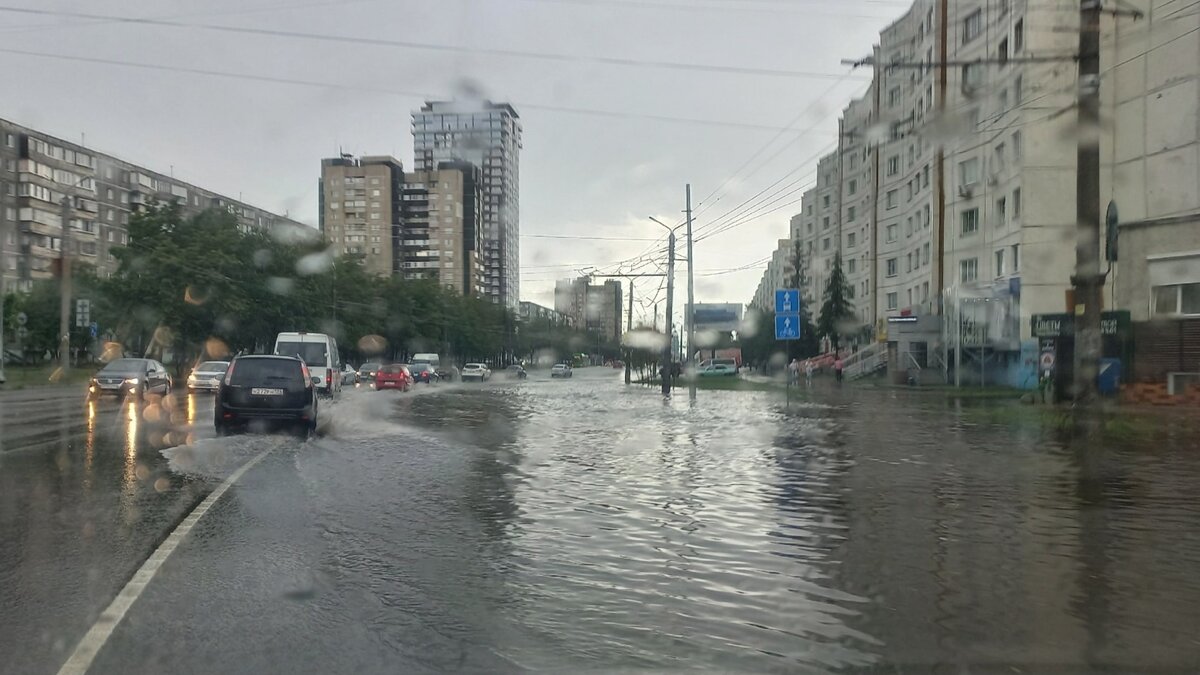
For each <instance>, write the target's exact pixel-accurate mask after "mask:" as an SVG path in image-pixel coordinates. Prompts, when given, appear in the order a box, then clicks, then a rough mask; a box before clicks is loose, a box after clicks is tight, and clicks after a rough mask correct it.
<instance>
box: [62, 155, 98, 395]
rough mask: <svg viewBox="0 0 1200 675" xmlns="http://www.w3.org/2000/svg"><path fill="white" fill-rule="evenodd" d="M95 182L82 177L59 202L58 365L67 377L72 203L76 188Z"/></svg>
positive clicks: (69, 360)
mask: <svg viewBox="0 0 1200 675" xmlns="http://www.w3.org/2000/svg"><path fill="white" fill-rule="evenodd" d="M89 180H95V177H94V176H81V177H80V178H79V180H77V181H75V182H74V183H72V184H71V185H70V187H68V188H67V189H66V190H65V191H64V192H63V197H62V200H61V201H60V202H59V204H60V206H61V207H62V215H61V216H60V217H61V218H62V238H61V239H60V240H59V244H58V247H59V251H58V255H59V259H60V260H61V268H62V269H61V276H60V277H59V281H60V285H59V303H58V333H59V343H58V363H59V368H60V369H61V372H62V374H63V375H66V373H67V370H68V369H69V368H70V367H71V293H72V289H71V258H70V256H69V249H70V244H71V210H72V206H73V204H72V201H73V198H74V194H73V193H74V191H75V188H77V187H79V186H80V185H82V184H83V183H84V182H85V181H89Z"/></svg>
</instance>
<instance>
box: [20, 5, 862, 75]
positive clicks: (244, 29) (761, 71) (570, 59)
mask: <svg viewBox="0 0 1200 675" xmlns="http://www.w3.org/2000/svg"><path fill="white" fill-rule="evenodd" d="M0 12H9V13H15V14H28V15H36V16H65V17H73V18H79V19H94V20H100V21H108V22H114V23H124V24H134V25H142V26H160V27H170V28H189V29H200V30H207V31H214V32H223V33H233V34H238V35H256V36H260V37H276V38H287V39H298V40H310V41H314V42H332V43H340V44H354V45H359V46H363V45H368V46H374V47H390V48H399V49H410V50H420V51H433V52H448V53H456V54H473V55H478V56H493V57H502V58H514V59H526V60H539V61H551V62H559V63H590V64H595V65H607V66H618V67H638V68H658V69H665V70H682V71H693V72H704V73H721V74H734V75H757V76H763V77H782V78H795V79H835V80H838V81H841V80H842V79H843V78H844V77H845V74H837V73H820V72H811V71H799V70H782V69H771V68H753V67H749V66H733V65H722V64H703V63H684V62H678V61H656V60H650V59H633V58H627V57H623V56H595V55H590V56H589V55H581V54H564V53H555V52H533V51H526V50H520V49H499V48H493V47H469V46H462V45H451V44H443V43H435V42H417V41H413V40H396V39H391V38H371V37H364V36H349V35H332V34H327V33H312V32H307V31H296V30H284V29H281V28H256V27H252V26H229V25H223V24H215V23H201V22H192V21H178V20H172V19H152V18H142V17H136V16H122V15H116V14H93V13H90V12H73V11H67V10H57V9H35V8H30V7H13V6H11V5H0Z"/></svg>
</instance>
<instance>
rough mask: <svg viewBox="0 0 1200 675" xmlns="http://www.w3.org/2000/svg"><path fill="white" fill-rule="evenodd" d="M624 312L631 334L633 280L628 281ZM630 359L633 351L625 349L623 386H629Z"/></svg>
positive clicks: (628, 330)
mask: <svg viewBox="0 0 1200 675" xmlns="http://www.w3.org/2000/svg"><path fill="white" fill-rule="evenodd" d="M625 311H626V314H627V316H628V317H629V318H628V319H627V323H628V325H629V328H628V329H627V332H633V280H632V279H630V280H629V307H627V308H626V309H625ZM632 357H633V349H632V348H631V349H626V350H625V384H629V382H630V379H631V376H630V371H629V368H630V366H629V362H630V361H632V360H633V358H632Z"/></svg>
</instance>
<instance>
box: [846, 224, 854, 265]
mask: <svg viewBox="0 0 1200 675" xmlns="http://www.w3.org/2000/svg"><path fill="white" fill-rule="evenodd" d="M855 243H856V242H855V236H854V233H853V232H851V233H850V234H847V235H846V248H854V244H855ZM850 264H851V265H853V264H854V261H853V260H851V261H850Z"/></svg>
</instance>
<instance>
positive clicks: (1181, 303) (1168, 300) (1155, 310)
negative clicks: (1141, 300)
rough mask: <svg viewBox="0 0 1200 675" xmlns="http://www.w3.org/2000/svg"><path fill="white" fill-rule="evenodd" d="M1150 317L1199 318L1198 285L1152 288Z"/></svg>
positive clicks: (1199, 294) (1199, 290) (1199, 286)
mask: <svg viewBox="0 0 1200 675" xmlns="http://www.w3.org/2000/svg"><path fill="white" fill-rule="evenodd" d="M1150 300H1151V303H1152V306H1151V307H1150V314H1151V315H1152V316H1200V283H1191V284H1174V285H1170V286H1152V287H1151V288H1150Z"/></svg>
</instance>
